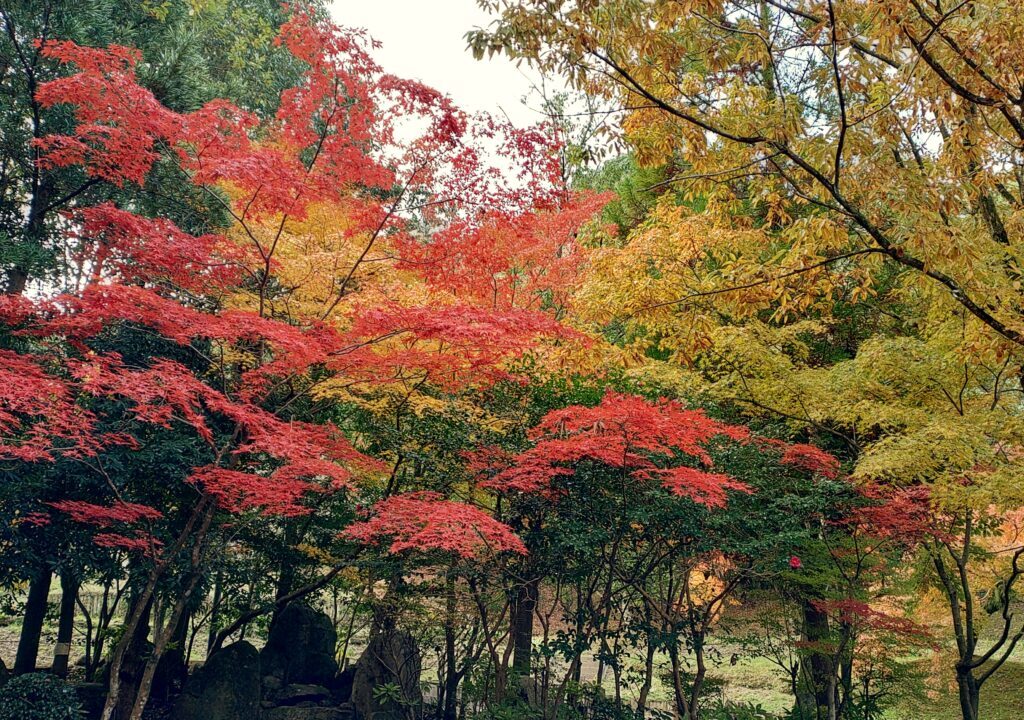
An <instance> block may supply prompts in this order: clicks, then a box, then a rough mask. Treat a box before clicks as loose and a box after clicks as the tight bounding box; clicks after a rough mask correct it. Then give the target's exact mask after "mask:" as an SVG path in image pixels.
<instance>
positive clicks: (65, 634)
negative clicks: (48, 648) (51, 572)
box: [52, 572, 81, 677]
mask: <svg viewBox="0 0 1024 720" xmlns="http://www.w3.org/2000/svg"><path fill="white" fill-rule="evenodd" d="M80 585H81V583H80V582H79V580H78V578H77V577H75V576H74V575H72V574H71V573H68V572H64V573H61V575H60V619H59V620H58V621H57V644H56V646H55V647H54V649H53V670H52V672H53V674H54V675H56V676H57V677H67V675H68V662H69V659H70V656H71V639H72V635H73V634H74V632H75V603H76V602H77V601H78V588H79V586H80Z"/></svg>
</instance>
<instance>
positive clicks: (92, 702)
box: [75, 682, 107, 718]
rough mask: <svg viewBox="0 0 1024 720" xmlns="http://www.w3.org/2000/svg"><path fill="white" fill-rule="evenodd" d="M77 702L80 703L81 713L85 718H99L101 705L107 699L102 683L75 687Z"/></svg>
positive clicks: (101, 711) (101, 710)
mask: <svg viewBox="0 0 1024 720" xmlns="http://www.w3.org/2000/svg"><path fill="white" fill-rule="evenodd" d="M75 694H76V695H78V702H80V703H82V711H83V712H84V713H85V717H87V718H99V716H100V715H102V714H103V704H104V703H105V702H106V699H107V686H106V685H104V684H103V683H97V682H93V683H78V684H77V685H75Z"/></svg>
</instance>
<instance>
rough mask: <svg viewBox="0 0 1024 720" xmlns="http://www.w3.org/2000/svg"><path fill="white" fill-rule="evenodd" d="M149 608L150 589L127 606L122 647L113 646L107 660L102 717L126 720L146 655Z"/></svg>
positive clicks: (150, 608)
mask: <svg viewBox="0 0 1024 720" xmlns="http://www.w3.org/2000/svg"><path fill="white" fill-rule="evenodd" d="M152 609H153V595H152V593H151V592H150V593H147V594H145V595H143V596H141V597H140V598H138V599H137V600H136V601H135V603H133V607H132V608H131V610H129V613H128V614H129V621H128V622H126V623H125V631H126V632H127V633H129V635H128V636H127V637H126V638H125V639H124V640H123V641H122V642H124V643H125V644H124V647H123V649H120V648H119V649H118V650H120V652H118V650H115V653H114V657H113V658H112V660H111V665H110V688H111V694H113V697H110V696H108V702H107V707H104V708H103V713H104V716H103V717H104V720H129V718H130V717H131V714H132V708H133V707H134V705H135V696H136V695H137V694H138V691H139V681H140V680H141V679H142V673H143V671H144V670H145V667H146V657H147V656H148V655H149V623H150V616H151V614H152ZM132 620H134V622H132ZM119 644H120V643H119ZM118 655H120V657H118ZM115 688H116V694H115V693H114V689H115Z"/></svg>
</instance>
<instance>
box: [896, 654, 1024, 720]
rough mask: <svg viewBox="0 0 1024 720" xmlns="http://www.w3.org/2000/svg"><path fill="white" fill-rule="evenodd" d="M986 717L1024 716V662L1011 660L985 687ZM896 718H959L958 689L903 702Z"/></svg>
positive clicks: (1015, 719)
mask: <svg viewBox="0 0 1024 720" xmlns="http://www.w3.org/2000/svg"><path fill="white" fill-rule="evenodd" d="M979 711H980V712H979V714H980V715H981V718H982V720H1024V662H1013V661H1008V662H1007V663H1006V664H1005V665H1003V666H1002V667H1001V668H999V670H997V671H996V673H995V675H993V676H992V678H991V679H990V680H989V681H988V682H986V683H985V684H984V685H983V686H982V688H981V703H980V707H979ZM890 716H891V717H892V719H893V720H957V718H959V717H960V704H959V701H958V700H957V696H956V691H955V689H954V690H953V691H951V692H949V693H943V694H942V695H940V696H939V697H937V698H935V699H927V700H917V701H914V702H913V703H909V702H908V703H906V704H901V705H899V706H897V707H896V708H894V709H893V711H892V712H891V713H890Z"/></svg>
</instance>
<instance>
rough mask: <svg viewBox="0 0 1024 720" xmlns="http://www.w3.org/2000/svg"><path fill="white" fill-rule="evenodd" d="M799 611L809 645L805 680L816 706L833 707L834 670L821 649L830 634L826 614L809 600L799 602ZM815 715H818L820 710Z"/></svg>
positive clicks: (829, 659) (828, 658) (827, 656)
mask: <svg viewBox="0 0 1024 720" xmlns="http://www.w3.org/2000/svg"><path fill="white" fill-rule="evenodd" d="M800 611H801V614H802V615H803V631H804V640H805V642H807V643H808V644H809V646H810V649H809V651H808V654H807V658H806V661H805V664H806V667H807V670H808V673H807V680H808V682H809V683H810V686H811V687H810V688H809V690H810V694H811V695H813V697H814V704H815V707H816V708H819V709H820V708H829V707H833V706H834V705H835V702H834V695H833V692H834V688H835V684H834V682H833V678H834V675H835V671H834V669H833V667H832V660H831V658H830V657H829V655H828V654H827V653H825V652H824V651H823V650H822V649H821V648H822V647H824V646H825V645H826V644H827V643H828V641H829V639H830V635H831V632H830V628H829V622H828V614H827V613H824V612H822V611H821V610H819V609H818V608H816V607H815V606H814V603H813V602H811V601H810V600H804V601H803V602H802V603H801V606H800ZM815 715H816V716H820V712H819V713H815Z"/></svg>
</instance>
